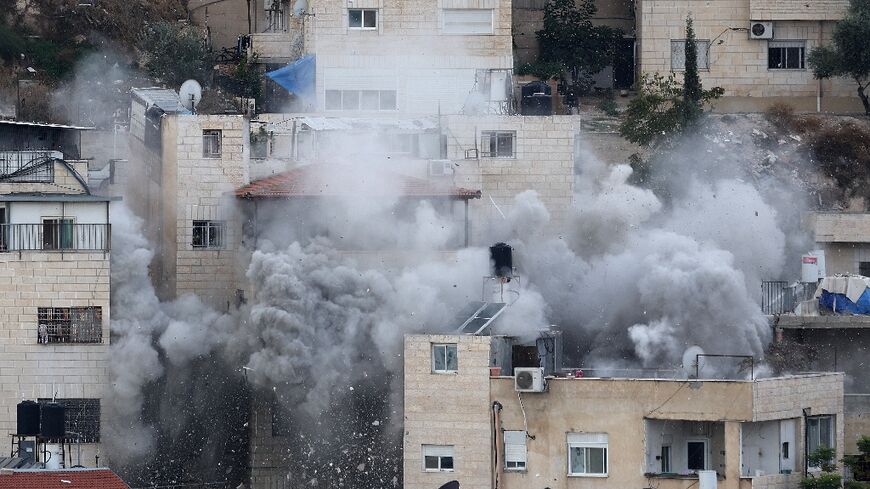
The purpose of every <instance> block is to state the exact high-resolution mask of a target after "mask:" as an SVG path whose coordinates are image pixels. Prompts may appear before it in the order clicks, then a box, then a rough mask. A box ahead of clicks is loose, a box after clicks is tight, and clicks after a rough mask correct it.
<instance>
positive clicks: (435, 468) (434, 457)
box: [423, 445, 453, 472]
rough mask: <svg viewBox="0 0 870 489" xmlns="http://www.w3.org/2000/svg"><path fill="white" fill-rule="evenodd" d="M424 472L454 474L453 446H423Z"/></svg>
mask: <svg viewBox="0 0 870 489" xmlns="http://www.w3.org/2000/svg"><path fill="white" fill-rule="evenodd" d="M423 471H424V472H453V445H423Z"/></svg>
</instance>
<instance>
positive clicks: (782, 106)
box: [764, 102, 795, 129]
mask: <svg viewBox="0 0 870 489" xmlns="http://www.w3.org/2000/svg"><path fill="white" fill-rule="evenodd" d="M764 116H765V118H766V119H767V121H768V122H770V123H771V124H773V125H774V126H776V127H777V128H779V129H790V128H791V127H792V125H793V124H794V123H795V115H794V107H792V106H791V105H789V104H786V103H784V102H777V103H775V104H773V105H771V106H770V107H768V108H767V110H766V111H765V112H764Z"/></svg>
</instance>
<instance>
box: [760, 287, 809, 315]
mask: <svg viewBox="0 0 870 489" xmlns="http://www.w3.org/2000/svg"><path fill="white" fill-rule="evenodd" d="M816 287H817V284H814V283H792V284H790V283H789V282H786V281H783V280H764V281H762V282H761V311H762V312H763V313H764V314H766V315H768V316H775V315H778V314H787V313H792V312H794V310H795V308H796V307H797V305H798V304H800V303H801V302H803V301H806V300H809V299H811V298H813V296H814V295H815V293H816Z"/></svg>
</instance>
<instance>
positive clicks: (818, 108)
mask: <svg viewBox="0 0 870 489" xmlns="http://www.w3.org/2000/svg"><path fill="white" fill-rule="evenodd" d="M823 28H824V21H822V20H820V21H819V46H821V45H822V29H823ZM804 56H806V52H804ZM821 111H822V79H821V78H819V79H818V80H816V112H821Z"/></svg>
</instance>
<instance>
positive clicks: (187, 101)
mask: <svg viewBox="0 0 870 489" xmlns="http://www.w3.org/2000/svg"><path fill="white" fill-rule="evenodd" d="M178 98H180V99H181V105H183V106H184V108H186V109H187V110H189V111H191V112H194V113H196V106H197V105H199V101H200V100H202V87H201V86H200V85H199V82H198V81H196V80H187V81H186V82H184V83H182V84H181V88H180V89H179V90H178Z"/></svg>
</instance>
